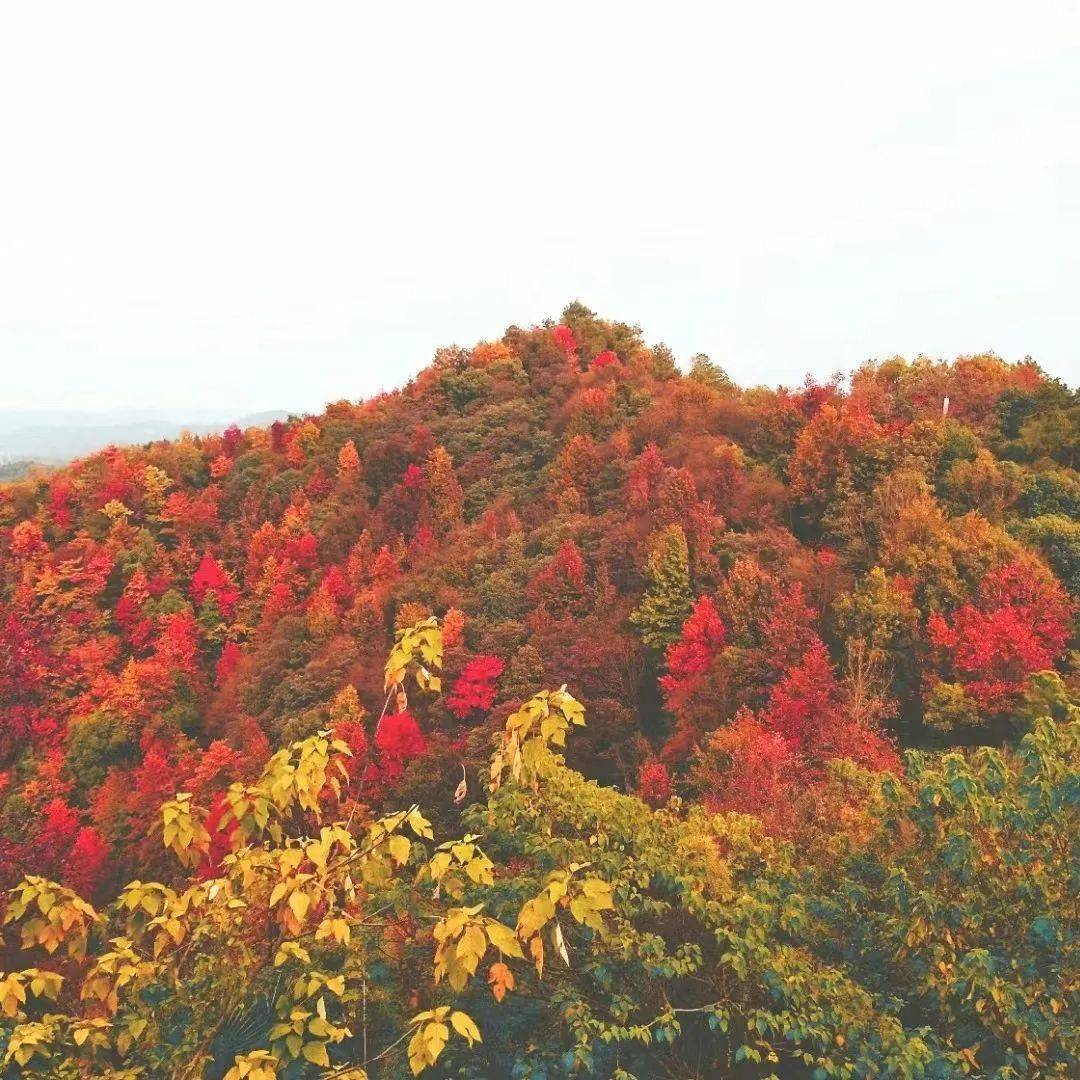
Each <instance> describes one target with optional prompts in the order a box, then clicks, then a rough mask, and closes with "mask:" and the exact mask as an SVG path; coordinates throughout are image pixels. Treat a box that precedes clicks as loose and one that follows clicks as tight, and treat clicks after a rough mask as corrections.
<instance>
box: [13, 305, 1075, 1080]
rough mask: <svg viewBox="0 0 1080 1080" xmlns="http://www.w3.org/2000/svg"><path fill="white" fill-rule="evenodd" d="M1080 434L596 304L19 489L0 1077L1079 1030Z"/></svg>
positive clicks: (854, 1056) (753, 1067) (779, 1061)
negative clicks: (393, 380)
mask: <svg viewBox="0 0 1080 1080" xmlns="http://www.w3.org/2000/svg"><path fill="white" fill-rule="evenodd" d="M1078 469H1080V395H1078V393H1077V391H1075V390H1073V389H1070V388H1069V387H1068V386H1066V385H1064V384H1063V383H1062V382H1060V381H1058V380H1056V379H1053V378H1051V377H1049V376H1048V375H1046V374H1045V373H1044V372H1043V371H1042V370H1041V369H1040V368H1039V367H1038V366H1037V365H1036V364H1035V363H1033V362H1031V361H1027V362H1020V363H1009V362H1005V361H1003V360H1001V359H999V358H997V357H995V356H993V355H974V356H964V357H960V358H958V359H956V360H955V361H952V362H944V361H933V360H929V359H925V358H919V359H916V360H912V361H905V360H902V359H893V360H886V361H882V362H873V363H867V364H865V365H863V366H862V367H860V368H859V369H858V370H856V371H855V372H854V373H853V374H852V375H851V376H850V378H848V379H841V378H839V377H837V378H836V379H834V380H832V381H828V382H816V381H812V380H807V382H806V383H805V384H804V385H802V386H799V387H798V388H796V389H765V388H740V387H739V386H737V385H735V384H734V383H733V382H732V381H731V380H730V379H729V378H728V377H727V375H726V374H725V372H724V371H723V370H722V368H721V367H720V366H718V365H717V364H715V363H713V362H712V361H710V360H709V358H707V357H705V356H698V357H694V358H693V359H692V360H689V361H687V362H686V363H685V364H683V365H682V366H681V367H680V366H679V365H677V364H676V362H675V358H674V357H673V355H672V353H671V352H670V350H668V349H667V348H666V347H664V346H663V345H654V346H650V345H648V344H646V342H645V341H644V339H643V337H642V334H641V332H640V330H639V329H638V328H637V327H635V326H630V325H626V324H623V323H619V322H609V321H605V320H603V319H601V318H599V317H597V316H596V315H594V314H593V313H592V312H591V311H590V310H588V309H587V308H586V307H584V306H583V305H581V304H579V303H574V304H571V305H570V306H569V307H567V308H566V310H565V311H564V312H563V314H562V316H561V318H560V319H559V320H558V321H554V320H550V321H547V322H545V323H543V324H541V325H537V326H534V327H531V328H529V329H521V328H518V327H511V328H510V329H509V330H507V331H506V333H505V334H504V335H503V337H502V338H501V339H499V340H497V341H490V342H482V343H480V344H478V345H476V346H474V347H472V348H458V347H454V348H446V349H442V350H440V351H439V352H438V353H437V354H436V355H435V357H434V359H433V361H432V363H431V364H430V365H429V366H428V367H427V368H426V369H425V370H424V371H423V372H422V373H421V374H420V375H418V376H417V377H416V378H415V379H414V380H413V381H412V382H410V383H409V384H408V385H407V386H405V387H404V388H402V389H400V390H398V391H394V392H391V393H386V394H383V395H381V396H378V397H375V398H373V399H371V400H367V401H362V402H359V403H357V402H350V401H339V402H335V403H333V404H331V405H329V406H328V407H327V408H326V410H325V411H324V412H323V413H322V414H321V415H310V416H295V417H291V418H290V419H288V420H287V421H281V422H277V423H274V424H272V425H271V426H269V427H252V428H249V429H247V430H240V429H238V428H236V427H233V428H230V429H228V430H225V431H224V432H222V433H221V434H210V435H198V436H194V435H185V436H183V437H181V438H179V439H176V440H173V441H161V442H155V443H151V444H148V445H145V446H141V447H130V448H128V447H125V448H115V447H113V448H108V449H105V450H103V451H101V452H99V453H95V454H93V455H91V456H88V457H86V458H83V459H81V460H78V461H76V462H74V463H72V464H70V465H68V466H65V467H63V468H59V469H56V470H51V471H45V470H42V471H40V472H38V473H32V474H31V475H29V476H28V477H27V478H24V479H21V480H16V481H11V482H7V483H3V484H0V890H2V891H3V899H2V900H0V924H2V925H0V1063H2V1064H0V1075H2V1076H5V1077H7V1076H12V1077H14V1076H37V1077H57V1078H76V1077H90V1076H92V1077H99V1076H100V1077H106V1076H107V1077H115V1078H117V1080H120V1078H135V1077H176V1078H188V1080H191V1078H196V1077H207V1078H217V1080H221V1078H227V1080H242V1078H251V1080H269V1078H273V1077H282V1078H301V1077H311V1078H315V1077H339V1078H349V1080H362V1078H364V1077H369V1078H395V1077H408V1076H412V1075H424V1076H432V1077H439V1076H444V1077H463V1078H473V1080H481V1078H503V1077H506V1078H521V1080H553V1078H557V1077H571V1076H573V1077H599V1078H619V1080H630V1078H634V1077H636V1078H638V1080H651V1078H681V1080H686V1078H704V1077H735V1078H747V1080H749V1078H759V1077H779V1078H792V1080H794V1078H806V1080H811V1078H812V1080H821V1078H832V1077H838V1078H862V1077H904V1078H921V1077H926V1078H948V1077H963V1076H970V1077H997V1078H1001V1080H1012V1078H1022V1077H1061V1078H1064V1077H1069V1076H1076V1075H1078V1070H1080V1031H1078V1021H1080V1005H1078V994H1080V952H1078V946H1080V941H1078V936H1080V671H1078V664H1080V653H1078V652H1077V651H1076V649H1077V646H1078V638H1077V627H1078V622H1077V614H1078V601H1080V471H1078Z"/></svg>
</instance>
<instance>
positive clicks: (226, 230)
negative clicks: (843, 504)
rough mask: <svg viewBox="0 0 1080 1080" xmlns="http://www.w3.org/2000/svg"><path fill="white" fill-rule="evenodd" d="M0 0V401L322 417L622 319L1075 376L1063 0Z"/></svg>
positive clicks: (750, 348)
mask: <svg viewBox="0 0 1080 1080" xmlns="http://www.w3.org/2000/svg"><path fill="white" fill-rule="evenodd" d="M635 7H636V5H633V4H631V3H627V2H625V0H624V2H622V3H618V4H607V3H597V2H584V0H577V2H574V3H569V4H562V3H553V2H550V0H547V2H545V3H543V4H515V3H508V2H506V0H502V2H500V3H495V4H474V3H464V2H462V3H454V4H448V3H445V2H444V3H439V4H433V5H431V6H427V5H419V4H409V3H397V4H378V5H376V4H361V3H356V2H350V3H344V4H327V3H317V2H305V3H289V4H275V3H269V2H267V0H260V2H258V3H252V4H246V3H222V2H221V0H215V2H213V3H207V4H203V3H197V2H190V0H189V2H185V3H183V4H173V5H166V4H159V3H147V2H145V0H138V2H135V3H130V4H118V3H109V2H107V0H97V2H95V3H92V4H88V3H85V2H82V0H80V2H78V3H73V4H71V5H62V4H54V3H48V2H44V0H42V2H36V3H23V4H18V3H4V4H3V5H2V6H0V407H8V408H17V407H18V408H26V407H36V406H50V407H51V406H85V407H112V406H137V405H144V406H145V405H170V406H177V405H179V406H185V407H186V406H196V405H200V406H201V405H224V406H235V407H238V408H244V409H257V408H273V407H286V408H291V409H294V410H298V411H299V410H305V409H316V408H319V407H321V406H322V404H323V403H324V402H326V401H328V400H333V399H337V398H341V397H350V398H358V397H362V396H365V395H367V394H370V393H371V392H373V391H374V390H377V389H380V388H388V387H391V386H394V385H398V384H400V383H402V382H403V381H405V380H406V379H407V378H408V377H409V376H410V375H411V374H413V373H414V372H416V371H417V370H418V369H419V368H420V367H422V366H423V365H424V364H425V363H426V362H427V361H428V360H429V359H430V357H431V354H432V352H433V351H434V349H435V348H436V347H437V346H439V345H443V344H450V343H458V344H469V343H472V342H474V341H475V340H477V339H480V338H492V337H497V336H498V335H499V334H500V333H501V332H502V330H503V329H504V328H505V327H506V326H507V325H509V324H511V323H519V324H530V323H533V322H537V321H540V320H541V319H543V318H544V317H546V316H549V315H550V316H557V315H558V313H559V311H560V310H561V308H562V307H563V306H564V305H565V303H566V302H567V301H568V300H570V299H574V298H577V299H581V300H582V301H584V302H585V303H587V304H588V305H589V306H591V307H593V308H594V309H596V310H597V311H599V312H600V313H601V314H603V315H607V316H611V317H615V318H622V319H626V320H629V321H632V322H640V323H641V325H642V327H643V329H644V331H645V334H646V337H647V338H648V339H649V340H650V341H666V342H667V343H668V344H669V345H671V346H672V348H674V349H675V351H676V354H677V355H678V356H679V357H680V358H683V359H685V358H687V357H689V356H690V355H691V354H693V353H695V352H707V353H709V354H710V355H711V356H712V357H713V359H714V360H716V361H718V362H719V363H721V364H723V365H724V366H725V367H726V368H727V369H728V371H729V372H730V373H731V374H732V375H733V376H734V377H735V378H737V379H738V380H739V381H740V382H744V383H747V382H749V383H779V382H787V383H792V382H798V381H801V379H802V377H803V375H804V374H805V373H806V372H808V371H809V372H813V373H815V374H817V375H820V376H825V375H828V374H829V373H831V372H832V371H834V370H837V369H843V370H849V369H850V368H851V367H853V366H854V365H856V364H858V363H859V362H860V361H862V360H863V359H865V358H867V357H885V356H890V355H893V354H896V353H901V354H904V355H908V356H912V355H915V354H917V353H919V352H925V353H928V354H931V355H934V356H950V357H951V356H954V355H956V354H958V353H963V352H975V351H982V350H986V349H993V350H995V351H996V352H998V353H999V354H1000V355H1002V356H1005V357H1008V358H1010V359H1016V358H1021V357H1023V356H1024V355H1026V354H1031V355H1032V356H1034V357H1035V358H1036V359H1037V360H1039V361H1040V363H1042V364H1043V365H1044V367H1046V368H1047V369H1048V370H1049V371H1050V372H1051V373H1053V374H1056V375H1059V376H1062V377H1064V378H1066V379H1067V380H1069V381H1071V382H1072V383H1073V384H1075V383H1077V382H1080V74H1078V73H1080V16H1078V12H1080V4H1077V3H1071V2H1070V3H1061V4H1054V3H1040V2H1038V0H1034V2H1032V0H1029V2H1028V3H1025V4H1017V3H1015V2H1009V3H1000V4H999V3H992V2H987V0H980V2H978V3H953V2H950V0H934V2H930V3H923V2H919V0H916V2H911V0H909V2H908V3H905V4H892V5H884V4H872V3H866V2H865V0H860V2H852V3H829V2H820V0H819V2H818V3H814V4H806V3H805V2H800V3H790V4H788V3H784V4H768V3H760V4H748V3H739V4H730V5H729V4H723V5H721V4H707V3H702V2H700V0H699V2H695V3H693V4H687V5H685V6H683V5H680V4H677V3H672V2H670V0H667V2H665V3H654V4H649V5H643V8H645V9H647V13H646V12H645V11H644V10H643V11H642V12H641V13H637V12H635V10H634V8H635Z"/></svg>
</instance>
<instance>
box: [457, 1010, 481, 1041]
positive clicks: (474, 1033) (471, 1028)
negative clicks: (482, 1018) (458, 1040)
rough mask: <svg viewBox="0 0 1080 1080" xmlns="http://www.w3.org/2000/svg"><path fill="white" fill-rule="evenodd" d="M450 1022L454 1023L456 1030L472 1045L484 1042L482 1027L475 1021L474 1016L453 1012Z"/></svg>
mask: <svg viewBox="0 0 1080 1080" xmlns="http://www.w3.org/2000/svg"><path fill="white" fill-rule="evenodd" d="M450 1023H451V1024H453V1025H454V1030H455V1031H456V1032H457V1033H458V1034H459V1035H460V1036H461V1037H462V1038H463V1039H466V1040H467V1041H468V1043H469V1045H470V1046H472V1044H473V1043H478V1042H483V1039H481V1038H480V1029H479V1028H478V1027H477V1026H476V1024H474V1023H473V1021H472V1017H471V1016H469V1014H468V1013H463V1012H452V1013H451V1014H450Z"/></svg>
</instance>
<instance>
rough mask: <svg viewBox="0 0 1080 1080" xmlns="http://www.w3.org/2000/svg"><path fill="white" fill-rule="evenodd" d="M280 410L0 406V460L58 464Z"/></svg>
mask: <svg viewBox="0 0 1080 1080" xmlns="http://www.w3.org/2000/svg"><path fill="white" fill-rule="evenodd" d="M288 415H289V414H288V411H287V410H285V409H279V410H273V409H268V410H265V411H262V412H254V413H243V412H241V411H240V410H238V409H101V410H77V409H17V410H0V465H6V466H9V467H10V466H12V465H13V464H14V463H16V462H18V463H25V467H29V466H31V465H33V464H41V465H59V464H63V463H64V462H67V461H70V460H72V459H73V458H77V457H82V456H83V455H85V454H90V453H93V452H94V451H95V450H100V449H101V448H102V447H105V446H110V445H118V446H134V445H139V444H141V443H147V442H154V441H156V440H158V439H175V438H176V437H177V436H179V435H180V434H181V432H183V431H191V432H193V433H195V434H199V435H204V434H210V433H212V432H216V431H222V430H224V429H225V428H227V427H229V426H230V425H231V424H236V425H237V426H238V427H240V428H247V427H256V426H259V427H262V426H265V425H267V424H270V423H273V422H274V421H275V420H283V419H285V418H286V417H287V416H288Z"/></svg>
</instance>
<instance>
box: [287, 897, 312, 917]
mask: <svg viewBox="0 0 1080 1080" xmlns="http://www.w3.org/2000/svg"><path fill="white" fill-rule="evenodd" d="M309 907H311V897H309V896H308V894H307V893H305V892H301V891H300V890H299V889H296V890H295V891H294V892H292V893H291V894H290V895H289V908H290V909H291V910H292V913H293V915H295V916H296V921H297V922H300V923H302V922H303V921H304V916H305V915H306V914H307V910H308V908H309Z"/></svg>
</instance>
